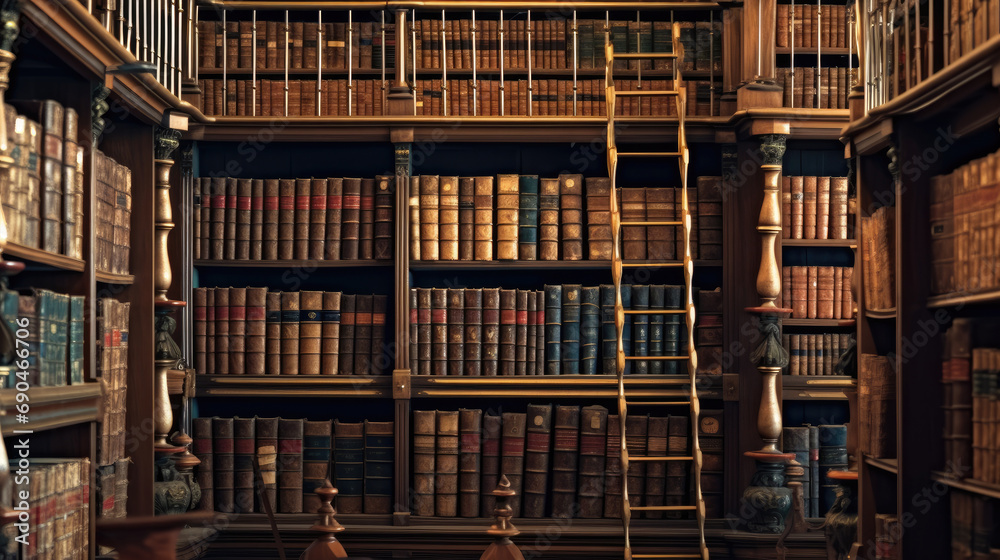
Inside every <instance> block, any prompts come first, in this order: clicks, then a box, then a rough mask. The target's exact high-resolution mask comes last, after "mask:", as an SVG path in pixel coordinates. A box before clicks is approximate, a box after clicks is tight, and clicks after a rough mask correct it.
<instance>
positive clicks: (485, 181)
mask: <svg viewBox="0 0 1000 560" xmlns="http://www.w3.org/2000/svg"><path fill="white" fill-rule="evenodd" d="M474 202H475V208H476V210H475V247H474V250H475V251H474V254H475V258H476V260H477V261H491V260H493V177H475V201H474Z"/></svg>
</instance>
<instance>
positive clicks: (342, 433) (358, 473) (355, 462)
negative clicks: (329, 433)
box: [333, 420, 365, 513]
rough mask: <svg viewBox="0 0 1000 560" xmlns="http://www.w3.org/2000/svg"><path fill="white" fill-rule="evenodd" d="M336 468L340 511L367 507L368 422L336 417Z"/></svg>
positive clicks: (334, 424) (353, 510) (335, 479)
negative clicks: (366, 444) (365, 505)
mask: <svg viewBox="0 0 1000 560" xmlns="http://www.w3.org/2000/svg"><path fill="white" fill-rule="evenodd" d="M333 432H334V445H333V454H334V459H333V469H334V480H333V483H334V484H335V485H336V488H337V490H340V493H339V494H338V495H337V511H339V512H343V513H361V512H362V511H364V483H365V481H364V473H365V464H364V463H365V425H364V424H363V423H362V422H340V421H339V420H334V422H333Z"/></svg>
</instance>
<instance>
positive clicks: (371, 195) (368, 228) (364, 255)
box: [357, 178, 375, 260]
mask: <svg viewBox="0 0 1000 560" xmlns="http://www.w3.org/2000/svg"><path fill="white" fill-rule="evenodd" d="M359 221H360V225H359V227H358V256H357V258H359V259H363V260H371V259H372V257H373V255H374V254H375V179H372V178H364V179H362V180H361V212H360V219H359Z"/></svg>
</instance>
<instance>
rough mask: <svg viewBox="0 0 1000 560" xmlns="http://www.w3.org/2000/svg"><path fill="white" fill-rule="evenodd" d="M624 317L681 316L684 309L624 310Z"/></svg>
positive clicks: (685, 311) (684, 311)
mask: <svg viewBox="0 0 1000 560" xmlns="http://www.w3.org/2000/svg"><path fill="white" fill-rule="evenodd" d="M624 311H625V314H626V315H683V314H685V313H687V310H684V309H625V310H624Z"/></svg>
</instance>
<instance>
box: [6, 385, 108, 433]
mask: <svg viewBox="0 0 1000 560" xmlns="http://www.w3.org/2000/svg"><path fill="white" fill-rule="evenodd" d="M17 394H18V391H16V390H14V389H2V390H0V407H2V408H3V410H4V414H5V416H4V421H3V422H2V427H3V430H2V431H3V435H4V436H5V437H6V436H10V435H12V434H13V433H14V430H31V431H32V432H33V433H38V432H42V431H45V430H52V429H55V428H63V427H65V426H72V425H75V424H82V423H86V422H96V421H97V420H98V419H99V418H100V414H101V405H102V402H103V399H102V398H101V386H100V384H98V383H84V384H82V385H68V386H65V387H30V388H29V389H28V391H27V394H28V398H29V399H30V401H29V402H28V404H29V405H30V408H29V410H28V412H27V413H26V415H27V417H28V422H27V423H24V424H21V423H19V422H18V421H17V415H18V411H17V409H16V408H15V407H16V405H17V404H18V401H17Z"/></svg>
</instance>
